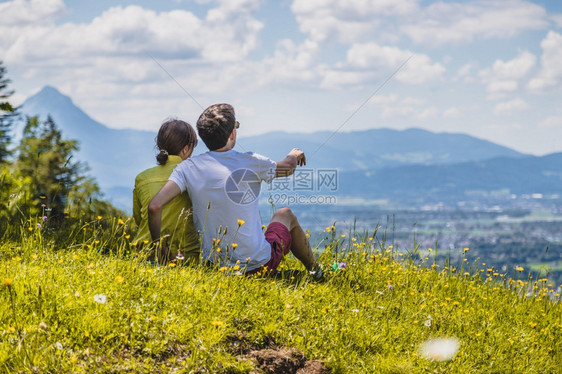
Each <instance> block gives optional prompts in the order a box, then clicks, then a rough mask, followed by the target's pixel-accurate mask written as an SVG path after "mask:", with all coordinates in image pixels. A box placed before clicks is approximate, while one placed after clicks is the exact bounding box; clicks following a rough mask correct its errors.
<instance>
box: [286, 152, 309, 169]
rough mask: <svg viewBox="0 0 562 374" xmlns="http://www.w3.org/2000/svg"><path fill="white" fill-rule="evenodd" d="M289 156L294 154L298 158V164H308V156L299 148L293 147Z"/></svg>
mask: <svg viewBox="0 0 562 374" xmlns="http://www.w3.org/2000/svg"><path fill="white" fill-rule="evenodd" d="M287 156H294V157H296V159H297V166H304V165H306V156H305V155H304V152H303V151H301V150H300V149H298V148H293V149H292V150H291V152H289V154H288V155H287Z"/></svg>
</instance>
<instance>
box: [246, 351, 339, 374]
mask: <svg viewBox="0 0 562 374" xmlns="http://www.w3.org/2000/svg"><path fill="white" fill-rule="evenodd" d="M247 356H248V357H249V358H250V359H252V360H253V361H254V362H255V363H256V366H257V367H258V368H259V369H260V370H261V371H255V372H254V374H257V373H260V372H262V373H268V374H329V373H330V369H328V368H327V367H326V366H324V364H323V363H322V362H321V361H317V360H310V361H309V360H307V359H306V357H305V356H304V354H302V352H300V351H299V350H297V349H294V348H279V349H273V348H266V349H260V350H256V351H251V352H250V353H249V354H248V355H247Z"/></svg>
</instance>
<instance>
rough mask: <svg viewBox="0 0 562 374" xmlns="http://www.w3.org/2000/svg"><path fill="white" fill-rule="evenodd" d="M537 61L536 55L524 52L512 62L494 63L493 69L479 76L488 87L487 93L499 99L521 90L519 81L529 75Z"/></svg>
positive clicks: (486, 70) (482, 72)
mask: <svg viewBox="0 0 562 374" xmlns="http://www.w3.org/2000/svg"><path fill="white" fill-rule="evenodd" d="M536 60H537V58H536V57H535V55H533V54H532V53H530V52H528V51H523V52H521V53H520V54H519V56H517V57H516V58H514V59H512V60H509V61H502V60H496V61H494V64H493V65H492V67H491V68H488V69H484V70H481V71H480V73H479V75H480V77H481V79H482V81H483V82H484V83H485V84H486V85H487V87H486V89H487V91H488V92H489V93H490V94H492V97H491V98H499V97H501V94H502V93H507V92H514V91H516V90H517V89H518V88H519V81H520V80H522V79H523V78H525V77H526V76H527V75H528V74H529V72H530V71H531V69H532V68H533V67H534V66H535V64H536ZM494 95H495V96H494Z"/></svg>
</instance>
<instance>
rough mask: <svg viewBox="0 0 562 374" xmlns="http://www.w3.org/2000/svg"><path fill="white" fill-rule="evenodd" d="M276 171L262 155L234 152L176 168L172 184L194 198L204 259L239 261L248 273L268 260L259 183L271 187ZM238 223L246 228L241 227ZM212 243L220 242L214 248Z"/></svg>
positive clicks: (202, 157)
mask: <svg viewBox="0 0 562 374" xmlns="http://www.w3.org/2000/svg"><path fill="white" fill-rule="evenodd" d="M276 167H277V164H276V163H275V161H273V160H271V159H269V158H267V157H264V156H261V155H259V154H256V153H252V152H248V153H240V152H237V151H235V150H230V151H226V152H213V151H210V152H206V153H203V154H201V155H197V156H195V157H192V158H188V159H186V160H184V161H183V162H181V163H180V164H179V165H178V166H177V167H176V168H175V169H174V171H173V172H172V174H171V175H170V178H169V180H171V181H172V182H174V183H175V184H177V185H178V187H179V188H180V189H181V191H182V192H183V191H185V190H187V191H188V193H189V195H190V197H191V201H192V203H193V218H194V222H195V227H196V228H197V230H198V231H199V234H200V236H201V238H202V242H203V247H202V257H203V260H204V261H205V260H209V261H212V262H214V263H218V262H220V264H221V266H223V265H224V266H235V265H236V262H237V261H240V263H239V266H240V269H243V268H244V266H246V270H253V269H256V268H258V267H260V266H261V265H264V264H265V263H267V262H268V261H269V259H270V258H271V246H270V244H269V243H268V242H267V241H266V240H265V236H264V233H263V231H262V228H261V220H260V214H259V207H258V204H259V201H258V200H259V199H258V197H259V193H260V189H261V182H262V181H266V182H267V183H270V182H271V180H272V179H273V177H274V176H275V169H276ZM239 220H242V221H244V224H242V225H241V226H239ZM226 228H228V229H227V233H226V235H225V234H224V232H225V229H226ZM213 239H215V241H216V240H219V239H220V242H219V244H218V245H216V242H215V246H214V247H215V248H213ZM233 243H235V244H237V246H235V247H236V248H233V245H232V244H233ZM227 246H228V248H227ZM217 247H218V248H217ZM219 248H220V251H217V249H219ZM248 259H249V260H248Z"/></svg>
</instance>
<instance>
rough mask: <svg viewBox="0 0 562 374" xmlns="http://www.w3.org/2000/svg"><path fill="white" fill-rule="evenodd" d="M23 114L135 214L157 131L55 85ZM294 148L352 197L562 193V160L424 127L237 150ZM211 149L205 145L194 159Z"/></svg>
mask: <svg viewBox="0 0 562 374" xmlns="http://www.w3.org/2000/svg"><path fill="white" fill-rule="evenodd" d="M22 113H24V114H26V115H29V116H33V115H39V116H40V117H41V118H42V119H44V118H46V116H47V115H49V114H50V115H51V117H52V118H53V119H54V121H55V122H56V124H57V125H58V127H59V128H60V129H61V130H62V133H63V136H64V137H65V138H68V139H76V140H78V141H79V143H80V151H79V153H78V155H77V156H78V158H79V159H80V160H82V161H84V162H87V164H88V165H89V167H90V169H91V171H90V174H91V175H92V176H93V177H95V178H96V180H97V181H98V183H99V185H100V186H101V187H102V190H103V191H104V192H105V194H106V197H108V198H109V199H110V200H111V201H112V202H113V203H114V204H116V205H118V206H120V207H121V208H124V209H127V210H130V208H131V205H132V202H131V196H132V195H131V194H132V188H133V184H134V178H135V176H136V175H137V174H138V173H139V172H140V171H142V170H144V169H146V168H148V167H152V166H154V165H155V158H154V156H155V137H156V133H155V132H150V131H141V130H132V129H129V130H115V129H110V128H108V127H107V126H105V125H103V124H101V123H99V122H96V121H95V120H93V119H92V118H91V117H89V116H88V115H87V114H86V113H84V112H83V111H82V110H81V109H80V108H78V107H77V106H76V105H74V103H73V102H72V100H71V99H70V98H69V97H68V96H65V95H63V94H61V93H60V92H59V91H58V90H57V89H55V88H53V87H49V86H46V87H44V88H43V89H42V90H41V91H40V92H39V93H37V94H36V95H34V96H32V97H30V98H28V99H27V100H26V101H25V102H24V104H23V107H22ZM17 137H18V136H17V135H16V138H17ZM293 147H299V148H300V149H303V150H304V151H305V153H306V154H307V168H309V169H310V168H313V169H319V168H330V169H338V173H339V179H340V184H339V188H338V191H337V193H338V194H340V195H346V196H356V197H363V198H370V199H376V198H381V197H387V198H400V196H410V195H412V194H414V195H415V194H417V195H422V196H423V195H424V194H437V195H439V194H447V193H450V194H453V193H454V194H463V193H464V192H466V191H470V190H497V189H508V190H509V191H514V192H515V191H517V192H520V193H524V192H527V193H535V192H537V193H541V192H549V191H554V190H559V186H560V185H561V184H560V182H562V170H561V169H562V167H561V166H560V165H562V162H561V161H562V154H555V155H550V156H545V157H533V156H528V155H524V154H522V153H519V152H517V151H514V150H512V149H509V148H507V147H503V146H500V145H497V144H494V143H492V142H489V141H485V140H481V139H477V138H475V137H472V136H469V135H464V134H450V133H432V132H429V131H425V130H421V129H408V130H403V131H397V130H391V129H372V130H365V131H354V132H342V133H336V134H334V133H332V132H330V131H321V132H315V133H306V134H305V133H287V132H270V133H266V134H262V135H256V136H248V137H244V136H241V137H240V138H239V139H238V144H237V149H238V150H239V151H254V152H257V153H261V154H264V155H266V156H269V157H271V158H273V159H282V158H283V157H284V156H285V155H286V154H287V152H288V151H289V150H291V149H292V148H293ZM204 151H206V149H204V144H203V143H202V142H200V144H199V145H198V147H197V149H196V151H195V153H194V154H197V153H201V152H204Z"/></svg>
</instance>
